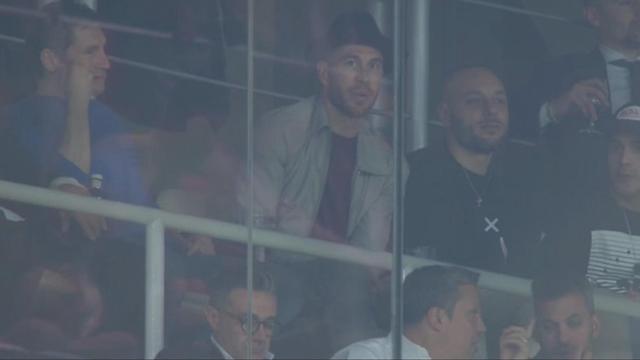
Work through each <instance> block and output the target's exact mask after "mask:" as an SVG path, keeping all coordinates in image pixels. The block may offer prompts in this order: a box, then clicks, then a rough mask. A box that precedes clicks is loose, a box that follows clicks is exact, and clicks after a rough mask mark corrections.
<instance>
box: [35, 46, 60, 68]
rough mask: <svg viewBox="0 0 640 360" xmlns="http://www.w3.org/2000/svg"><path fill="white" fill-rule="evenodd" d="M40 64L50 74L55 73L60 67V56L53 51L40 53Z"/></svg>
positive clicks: (45, 50) (48, 50) (47, 50)
mask: <svg viewBox="0 0 640 360" xmlns="http://www.w3.org/2000/svg"><path fill="white" fill-rule="evenodd" d="M40 63H41V64H42V66H43V67H44V68H45V69H46V70H47V71H49V72H54V71H56V70H58V68H59V67H60V64H61V61H60V58H59V57H58V55H57V54H56V53H55V52H54V51H53V50H51V49H44V50H42V51H41V52H40Z"/></svg>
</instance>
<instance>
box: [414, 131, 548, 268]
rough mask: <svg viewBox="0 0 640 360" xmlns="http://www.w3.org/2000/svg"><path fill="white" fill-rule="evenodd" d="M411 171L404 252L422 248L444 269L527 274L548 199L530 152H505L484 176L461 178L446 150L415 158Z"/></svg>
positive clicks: (513, 148) (509, 147) (517, 148)
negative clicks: (444, 263)
mask: <svg viewBox="0 0 640 360" xmlns="http://www.w3.org/2000/svg"><path fill="white" fill-rule="evenodd" d="M409 163H410V167H411V173H410V175H409V179H408V181H407V190H406V199H405V206H406V212H405V249H407V252H409V253H414V252H415V251H416V250H418V249H420V248H422V247H425V246H427V247H429V248H430V249H431V250H432V251H433V250H434V251H435V257H436V258H437V259H439V260H442V261H447V262H453V263H456V264H460V265H465V266H472V267H478V268H481V269H486V270H491V271H498V272H504V273H509V274H514V275H523V276H528V275H530V274H531V259H532V257H533V256H532V254H533V252H534V250H535V249H536V248H537V245H538V243H539V241H540V240H541V238H542V237H543V236H544V235H543V224H545V219H544V218H543V216H542V215H543V212H542V210H543V206H544V203H545V199H546V196H545V194H544V192H543V191H544V182H543V180H542V178H543V171H542V166H541V163H540V159H539V157H538V156H537V153H536V151H535V149H534V148H533V147H528V146H525V145H519V144H515V143H506V144H504V145H503V146H502V147H501V148H500V149H499V150H498V151H497V152H496V153H495V154H494V156H493V159H492V161H491V165H490V167H489V169H488V171H487V174H486V175H485V176H480V175H477V174H472V173H471V172H469V171H466V174H465V169H464V168H462V166H460V165H459V164H458V163H457V162H456V161H455V159H454V158H453V157H452V156H451V155H450V153H449V151H448V150H447V149H446V146H445V145H444V144H439V145H436V146H433V147H432V148H426V149H422V150H418V151H417V152H415V153H413V154H411V155H410V156H409ZM471 184H473V186H472V185H471ZM474 189H475V191H474ZM478 195H479V196H478ZM478 197H481V198H482V204H481V205H480V206H478V204H477V200H478Z"/></svg>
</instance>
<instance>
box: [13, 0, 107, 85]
mask: <svg viewBox="0 0 640 360" xmlns="http://www.w3.org/2000/svg"><path fill="white" fill-rule="evenodd" d="M42 12H43V16H42V17H39V18H37V19H35V21H34V22H33V23H32V24H31V26H30V28H29V30H28V32H27V35H26V43H25V54H26V57H27V59H26V60H27V61H26V62H27V65H28V66H29V70H30V71H34V72H35V73H36V74H38V76H40V75H42V70H43V69H42V64H41V63H40V53H41V52H42V50H44V49H51V50H54V51H56V52H59V53H62V52H63V51H65V50H66V49H68V48H69V46H71V44H72V43H73V29H74V27H75V26H77V25H78V24H77V23H76V22H74V21H69V20H68V18H74V19H81V20H86V21H92V22H97V21H99V20H98V15H97V14H96V12H95V11H93V10H92V9H91V8H90V7H88V6H86V5H84V4H79V3H77V2H76V1H73V0H59V1H56V2H53V3H50V4H48V5H46V6H45V7H44V8H42Z"/></svg>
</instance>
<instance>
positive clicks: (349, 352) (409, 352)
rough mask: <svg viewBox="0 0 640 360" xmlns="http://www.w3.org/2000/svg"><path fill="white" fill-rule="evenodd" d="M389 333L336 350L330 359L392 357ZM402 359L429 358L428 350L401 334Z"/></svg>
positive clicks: (423, 359)
mask: <svg viewBox="0 0 640 360" xmlns="http://www.w3.org/2000/svg"><path fill="white" fill-rule="evenodd" d="M392 346H393V345H392V341H391V335H389V336H387V337H383V338H375V339H368V340H363V341H359V342H357V343H353V344H351V345H349V346H347V347H346V348H344V349H342V350H340V351H338V352H337V353H336V354H335V355H333V357H332V359H336V360H337V359H340V360H347V359H392V358H393V350H392ZM402 359H422V360H425V359H426V360H430V359H431V356H429V352H428V351H427V349H425V348H423V347H422V346H420V345H418V344H416V343H414V342H412V341H411V340H409V339H407V338H406V337H405V336H402Z"/></svg>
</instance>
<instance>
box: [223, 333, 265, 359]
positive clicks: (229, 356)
mask: <svg viewBox="0 0 640 360" xmlns="http://www.w3.org/2000/svg"><path fill="white" fill-rule="evenodd" d="M211 342H212V343H213V345H214V346H215V347H217V348H218V350H220V353H221V354H222V357H224V358H225V360H233V358H232V357H231V355H229V353H228V352H227V351H226V350H225V349H224V348H223V347H222V345H220V344H219V343H218V342H217V341H216V338H214V337H213V335H211ZM273 357H274V355H273V354H272V353H270V352H268V353H267V354H266V356H265V359H267V360H273Z"/></svg>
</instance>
